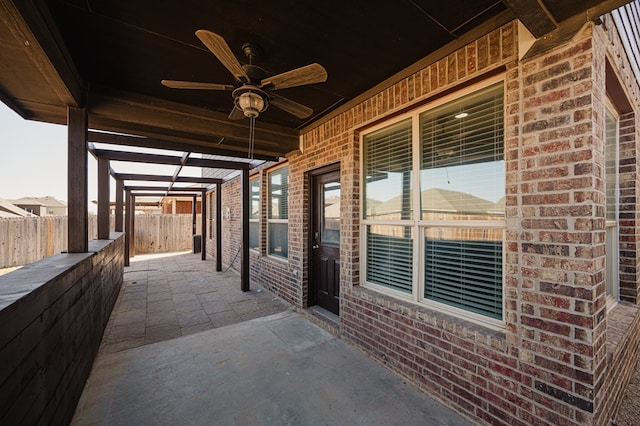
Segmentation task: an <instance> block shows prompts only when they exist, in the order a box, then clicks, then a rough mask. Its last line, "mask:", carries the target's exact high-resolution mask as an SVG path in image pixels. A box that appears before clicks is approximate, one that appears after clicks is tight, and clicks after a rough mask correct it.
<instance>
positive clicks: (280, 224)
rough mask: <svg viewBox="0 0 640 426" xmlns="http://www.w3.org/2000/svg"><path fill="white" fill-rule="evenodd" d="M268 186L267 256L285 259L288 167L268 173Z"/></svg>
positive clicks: (287, 253)
mask: <svg viewBox="0 0 640 426" xmlns="http://www.w3.org/2000/svg"><path fill="white" fill-rule="evenodd" d="M268 184H269V188H268V193H269V206H268V217H267V222H268V226H267V241H268V254H270V255H274V256H280V257H284V258H286V257H287V256H288V255H289V248H288V227H289V224H288V218H289V166H284V167H280V168H278V169H275V170H273V171H271V172H269V173H268Z"/></svg>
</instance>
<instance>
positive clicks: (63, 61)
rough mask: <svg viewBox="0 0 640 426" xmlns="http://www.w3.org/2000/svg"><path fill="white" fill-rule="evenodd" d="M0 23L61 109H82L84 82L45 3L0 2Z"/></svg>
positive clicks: (0, 0) (9, 0)
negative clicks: (38, 73)
mask: <svg viewBox="0 0 640 426" xmlns="http://www.w3.org/2000/svg"><path fill="white" fill-rule="evenodd" d="M0 22H2V24H3V25H5V26H7V27H8V28H10V30H11V32H12V33H13V35H14V37H15V38H16V42H17V43H16V45H17V46H20V48H21V49H22V50H23V52H24V53H25V55H27V56H28V57H29V58H30V59H31V61H32V63H33V64H34V65H35V66H36V67H37V68H38V70H39V71H40V73H41V74H42V78H43V79H44V80H46V81H47V83H48V85H49V87H51V89H52V90H53V92H55V93H56V95H57V97H58V98H59V99H60V101H61V106H72V107H84V105H83V103H84V102H83V90H82V89H83V86H84V81H83V79H82V77H81V76H80V73H79V72H78V70H77V69H76V67H75V64H74V63H73V60H72V59H71V55H70V54H69V52H68V51H67V50H66V48H65V44H64V42H63V41H62V36H61V35H60V33H59V32H58V31H57V26H56V25H55V23H54V20H53V17H52V16H51V14H50V12H49V9H48V8H47V6H46V4H45V2H39V1H37V2H32V1H11V0H0ZM18 75H19V74H18ZM20 115H23V114H20ZM23 116H27V117H28V116H29V114H28V113H26V112H24V115H23Z"/></svg>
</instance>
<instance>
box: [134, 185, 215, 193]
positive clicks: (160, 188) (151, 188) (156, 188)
mask: <svg viewBox="0 0 640 426" xmlns="http://www.w3.org/2000/svg"><path fill="white" fill-rule="evenodd" d="M124 189H125V190H127V191H160V192H162V191H167V192H169V187H168V186H145V185H138V186H125V187H124ZM205 189H206V188H171V192H194V191H202V190H205Z"/></svg>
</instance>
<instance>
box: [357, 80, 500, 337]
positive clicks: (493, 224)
mask: <svg viewBox="0 0 640 426" xmlns="http://www.w3.org/2000/svg"><path fill="white" fill-rule="evenodd" d="M499 82H502V83H503V87H504V88H505V92H506V83H505V75H504V74H503V73H502V74H499V75H496V76H494V77H492V78H489V79H486V80H484V81H482V82H479V83H476V84H474V85H471V86H469V87H467V88H465V89H461V90H460V91H457V92H455V93H452V94H450V95H447V96H443V97H442V98H440V99H437V100H435V101H434V102H431V103H429V104H426V105H424V106H421V107H420V108H417V109H415V110H413V111H410V112H407V113H405V114H401V115H398V116H395V117H393V118H392V119H390V120H387V121H385V122H382V123H380V124H378V125H375V126H372V127H371V128H368V129H366V131H363V132H361V134H360V171H361V173H360V188H361V191H360V205H361V206H362V209H363V213H362V216H361V221H360V285H362V286H363V287H365V288H370V289H372V290H375V291H377V292H380V293H382V294H386V295H389V296H392V297H395V298H398V299H402V300H405V301H408V302H411V303H416V304H419V305H423V306H427V307H429V308H430V309H433V310H435V311H439V312H443V313H446V314H453V315H456V316H458V317H461V318H464V319H466V320H469V321H471V322H474V323H477V324H480V325H482V326H485V327H487V328H491V329H494V330H504V328H505V324H506V322H505V318H506V312H505V303H504V301H505V285H504V284H505V275H506V268H505V267H504V265H505V259H506V250H504V247H506V244H505V234H506V232H504V230H506V218H505V220H482V221H480V220H479V221H472V220H470V221H427V220H422V211H421V210H422V209H421V191H422V189H421V179H420V176H413V177H412V189H411V191H412V192H411V197H412V199H411V201H412V216H413V217H412V219H411V220H388V221H387V220H368V219H366V217H365V212H364V208H365V207H364V206H365V205H366V200H365V197H366V191H365V185H366V176H365V173H364V170H365V164H364V160H365V153H364V138H365V136H367V135H368V134H371V133H373V132H376V131H378V130H380V129H384V128H386V127H389V126H392V125H394V124H396V123H399V122H401V121H403V120H406V119H407V118H411V120H412V140H413V145H412V148H413V151H412V167H413V168H412V170H413V172H414V174H415V172H416V171H419V170H420V157H421V153H420V149H421V144H420V142H419V132H420V130H419V126H420V121H419V117H420V114H422V113H423V112H425V111H428V110H430V109H433V108H435V107H438V106H440V105H443V104H446V103H448V102H451V101H454V100H456V99H458V98H460V97H463V96H466V95H470V94H473V93H474V92H477V91H479V90H481V89H484V88H486V87H489V86H491V85H493V84H496V83H499ZM505 96H506V95H505ZM505 108H506V103H505ZM503 117H506V113H505V112H504V111H503ZM505 129H506V126H505ZM505 151H506V149H505ZM505 173H506V169H505ZM505 195H506V187H505ZM369 225H392V226H404V227H407V226H410V227H411V230H412V235H413V241H412V242H413V262H412V265H413V282H412V293H411V294H408V293H405V292H402V291H399V290H394V289H392V288H389V287H386V286H382V285H379V284H376V283H372V282H368V281H367V280H366V277H367V251H366V249H367V226H369ZM430 226H437V227H455V228H463V227H469V228H476V229H477V227H479V226H482V227H484V228H491V229H502V230H503V233H502V246H503V250H502V264H503V268H502V301H503V303H502V319H501V320H500V319H495V318H490V317H488V316H485V315H481V314H478V313H475V312H471V311H467V310H465V309H462V308H458V307H455V306H450V305H447V304H444V303H440V302H437V301H434V300H431V299H426V298H425V297H424V296H423V295H424V288H425V277H424V261H423V259H424V254H425V247H424V243H423V240H424V238H423V237H422V235H423V234H424V229H425V228H427V227H430Z"/></svg>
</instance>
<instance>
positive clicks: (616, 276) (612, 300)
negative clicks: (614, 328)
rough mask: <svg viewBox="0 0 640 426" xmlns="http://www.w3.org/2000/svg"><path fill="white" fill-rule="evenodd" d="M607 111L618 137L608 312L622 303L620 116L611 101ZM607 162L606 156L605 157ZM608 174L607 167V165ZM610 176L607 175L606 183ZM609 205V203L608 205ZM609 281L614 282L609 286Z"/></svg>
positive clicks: (608, 230) (608, 233)
mask: <svg viewBox="0 0 640 426" xmlns="http://www.w3.org/2000/svg"><path fill="white" fill-rule="evenodd" d="M605 109H606V111H608V112H609V113H611V115H612V116H613V117H614V118H615V121H616V135H615V140H616V143H615V147H616V152H615V156H616V159H615V162H616V172H615V184H614V194H615V198H616V199H615V220H609V219H606V213H605V295H606V301H607V310H610V309H611V308H613V307H614V306H615V305H616V304H617V303H618V302H619V301H620V219H619V217H620V114H619V113H618V111H617V110H616V108H615V107H614V106H613V104H612V103H611V101H610V100H609V99H607V101H606V102H605ZM606 111H605V143H604V145H605V150H606V146H607V141H606V138H607V131H606V116H607V114H606ZM605 161H606V155H605ZM605 173H606V165H605ZM607 178H608V176H606V175H605V181H606V179H607ZM606 204H608V203H606ZM611 246H614V247H611ZM608 281H613V284H612V285H611V286H609V284H608Z"/></svg>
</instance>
